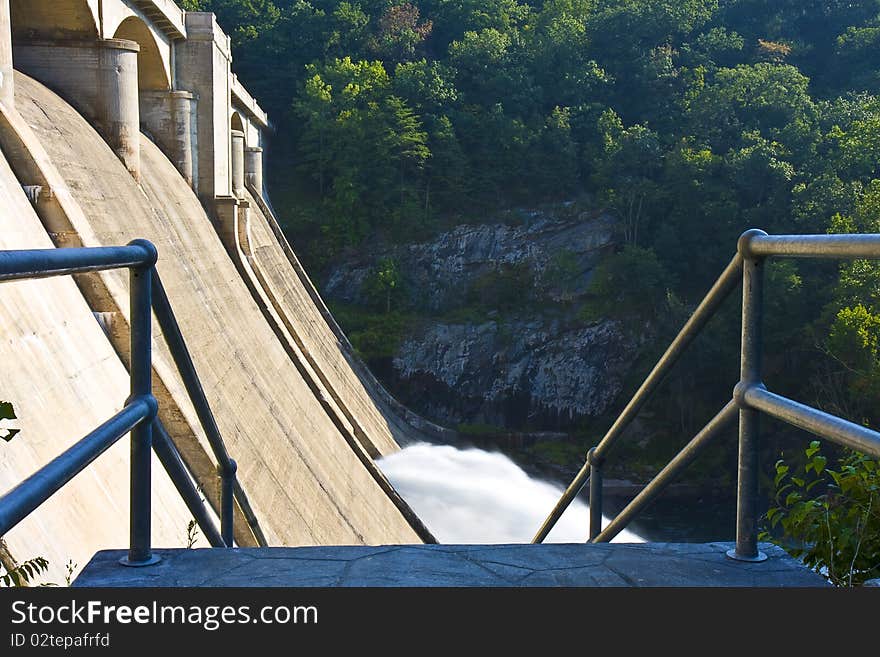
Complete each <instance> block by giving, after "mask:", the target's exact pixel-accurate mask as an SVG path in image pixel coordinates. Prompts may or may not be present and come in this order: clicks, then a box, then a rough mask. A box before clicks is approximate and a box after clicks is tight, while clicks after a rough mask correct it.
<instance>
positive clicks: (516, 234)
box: [324, 211, 614, 313]
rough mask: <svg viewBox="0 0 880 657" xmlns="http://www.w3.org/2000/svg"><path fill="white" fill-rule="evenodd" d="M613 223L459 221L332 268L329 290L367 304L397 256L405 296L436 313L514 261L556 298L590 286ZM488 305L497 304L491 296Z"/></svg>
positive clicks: (549, 217)
mask: <svg viewBox="0 0 880 657" xmlns="http://www.w3.org/2000/svg"><path fill="white" fill-rule="evenodd" d="M613 229H614V219H613V218H612V217H611V216H610V215H608V214H604V213H597V214H589V213H576V214H575V216H573V217H569V218H559V217H558V216H556V215H554V214H548V213H546V212H540V211H522V212H520V213H517V214H516V215H512V216H511V217H510V218H509V221H508V222H506V223H495V224H479V225H464V226H458V227H457V228H455V229H454V230H451V231H449V232H446V233H442V234H441V235H439V236H438V237H437V238H436V239H434V240H432V241H430V242H426V243H422V244H408V245H402V246H397V247H395V248H392V249H381V248H380V249H368V250H367V252H366V253H364V254H363V255H362V256H361V257H359V258H352V259H350V260H347V261H344V262H342V263H340V264H339V265H337V266H336V267H335V268H333V269H332V270H331V271H330V273H329V275H328V276H327V277H326V281H325V285H324V294H325V295H326V296H327V297H328V298H330V299H334V300H338V301H343V302H347V303H363V302H364V301H365V298H364V288H365V283H367V282H368V279H369V277H370V275H371V274H372V272H374V271H375V267H376V263H377V262H378V261H379V260H381V259H383V258H391V259H393V260H394V261H395V263H396V264H397V268H398V270H399V271H400V272H402V274H403V277H404V281H403V283H404V286H403V294H404V295H405V296H406V299H405V302H406V303H407V304H408V305H410V306H411V307H413V308H417V309H419V310H423V311H428V312H432V313H436V312H438V311H444V310H448V309H450V308H455V307H459V306H462V305H464V304H466V303H468V299H467V296H466V295H467V293H468V291H470V290H471V289H472V287H473V286H474V284H475V283H477V282H479V280H480V279H481V278H482V277H485V276H487V275H490V274H492V273H493V272H498V271H505V270H508V271H509V270H512V269H516V268H522V269H524V270H528V272H529V276H528V278H530V279H531V280H530V281H529V283H530V287H531V286H535V287H537V288H538V289H539V290H540V291H541V292H545V293H547V294H549V296H550V298H551V299H552V300H555V301H558V300H560V299H561V298H563V297H570V296H577V295H580V294H583V293H584V292H585V290H586V286H587V284H588V283H589V280H590V273H591V272H592V269H593V267H594V266H595V265H596V262H597V261H598V258H599V257H600V255H601V254H602V253H603V252H604V251H605V250H607V248H608V247H609V246H611V245H612V243H613ZM523 292H524V293H529V294H530V293H531V292H532V290H531V289H528V290H523ZM484 305H487V306H491V305H492V303H491V300H484Z"/></svg>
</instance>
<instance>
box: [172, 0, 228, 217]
mask: <svg viewBox="0 0 880 657" xmlns="http://www.w3.org/2000/svg"><path fill="white" fill-rule="evenodd" d="M186 29H187V38H186V40H185V41H179V42H177V43H176V44H175V47H174V62H175V71H176V80H177V87H178V88H180V89H186V90H187V91H191V92H193V93H194V94H195V96H196V98H197V99H198V103H197V104H196V112H197V116H196V121H195V124H196V129H197V137H196V140H195V148H196V155H195V160H194V162H193V166H194V172H195V173H194V177H195V179H196V181H197V187H196V189H197V191H198V194H199V198H200V199H201V200H202V203H203V204H204V205H205V207H206V208H208V209H210V208H211V207H212V206H213V205H214V199H215V198H219V197H229V196H231V195H232V193H233V192H232V167H231V164H232V163H231V162H230V150H231V139H230V135H229V131H230V125H229V108H230V107H231V105H232V96H231V93H232V92H231V87H230V78H231V72H230V61H231V57H232V55H231V50H230V42H229V37H228V36H226V35H225V34H224V33H223V31H222V30H221V29H220V26H219V25H218V24H217V20H216V18H215V16H214V14H211V13H204V12H192V11H190V12H187V13H186Z"/></svg>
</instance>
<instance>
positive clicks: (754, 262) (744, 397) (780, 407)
mask: <svg viewBox="0 0 880 657" xmlns="http://www.w3.org/2000/svg"><path fill="white" fill-rule="evenodd" d="M770 257H787V258H834V259H859V258H862V259H880V234H859V235H852V234H848V235H768V234H767V233H765V232H764V231H762V230H758V229H752V230H747V231H746V232H745V233H743V234H742V235H741V236H740V238H739V242H738V243H737V254H736V256H734V258H733V260H732V261H731V262H730V264H729V265H728V266H727V268H726V269H725V270H724V272H723V273H722V274H721V276H720V277H719V278H718V280H717V281H716V282H715V284H714V285H713V286H712V289H710V290H709V292H708V293H707V294H706V296H705V298H704V299H703V301H702V302H701V303H700V305H699V306H698V307H697V309H696V310H695V311H694V313H693V315H691V317H690V319H689V320H688V321H687V322H686V323H685V325H684V327H683V328H682V329H681V331H680V332H679V334H678V335H677V336H676V337H675V339H674V340H673V341H672V343H671V344H670V345H669V347H668V348H667V349H666V351H665V353H664V354H663V355H662V356H661V357H660V360H659V361H658V362H657V364H656V365H655V366H654V369H653V370H651V373H650V374H648V376H647V378H646V379H645V381H644V382H643V383H642V385H641V386H639V388H638V390H636V392H635V394H634V395H633V397H632V398H631V399H630V401H629V403H628V404H627V405H626V406H625V407H624V409H623V410H622V411H621V413H620V415H619V416H618V417H617V419H616V420H615V421H614V423H613V424H612V425H611V428H610V429H608V431H607V432H606V434H605V436H604V437H603V438H602V440H601V441H600V442H599V443H598V444H597V445H596V446H595V447H593V448H592V449H590V450H589V452H587V458H586V460H585V462H584V465H583V467H582V468H581V469H580V471H579V472H578V473H577V475H575V477H574V479H573V480H572V482H571V484H569V486H568V488H566V489H565V491H564V492H563V494H562V496H561V497H560V499H559V501H558V502H557V503H556V506H555V507H554V508H553V510H552V511H551V512H550V514H549V515H548V516H547V518H546V519H545V520H544V523H543V524H542V525H541V527H540V528H539V529H538V532H537V533H536V534H535V537H534V538H533V539H532V542H533V543H540V542H542V541H543V540H544V539H545V538H546V537H547V535H548V534H549V533H550V531H551V530H552V529H553V526H554V525H555V524H556V522H557V521H558V520H559V518H560V517H561V516H562V514H563V513H564V512H565V510H566V509H567V508H568V506H569V505H570V504H571V502H572V501H573V500H574V498H575V497H576V496H577V495H578V493H579V492H580V491H581V489H582V488H583V487H584V485H585V484H586V483H587V481H589V482H590V527H589V534H588V535H589V540H590V541H592V542H605V541H610V540H611V539H613V538H614V537H615V536H617V534H619V533H620V532H621V530H623V529H624V528H625V527H626V526H627V525H628V524H629V522H630V521H631V520H632V519H633V518H635V517H636V516H637V515H638V514H639V513H640V512H641V511H643V510H644V509H645V508H646V507H647V506H648V505H649V504H651V503H652V502H653V501H654V500H655V499H656V498H657V496H658V495H660V493H662V492H663V490H664V489H665V488H666V487H667V486H668V485H669V484H670V483H671V482H672V481H674V480H675V479H676V478H677V477H678V476H679V475H680V474H681V473H682V472H683V471H684V470H685V469H686V468H687V467H688V466H689V465H690V464H691V463H692V462H693V461H694V460H695V459H696V458H697V456H699V454H700V453H701V452H702V451H704V450H705V449H706V448H707V447H708V446H709V445H710V444H712V443H713V442H714V440H715V439H716V438H717V437H718V436H719V435H720V434H721V433H722V431H723V430H724V429H725V428H727V427H728V426H730V425H731V424H733V421H734V419H737V418H738V420H739V450H738V466H737V512H736V513H737V518H736V547H735V548H734V549H733V550H730V551H728V553H727V555H728V556H729V557H731V558H732V559H736V560H739V561H762V560H764V559H765V558H766V556H765V555H763V554H762V553H761V552H759V550H758V521H759V507H758V502H759V499H758V469H759V462H758V440H759V419H760V416H761V415H762V414H764V415H769V416H770V417H773V418H776V419H777V420H780V421H782V422H785V423H788V424H790V425H792V426H795V427H798V428H800V429H804V430H806V431H809V432H810V433H813V434H815V435H817V436H819V437H821V438H824V439H826V440H830V441H832V442H834V443H837V444H839V445H843V446H845V447H849V448H851V449H854V450H857V451H860V452H863V453H865V454H868V455H870V456H873V457H875V458H880V433H878V432H877V431H873V430H871V429H868V428H867V427H863V426H860V425H858V424H855V423H853V422H849V421H848V420H844V419H842V418H839V417H836V416H834V415H831V414H829V413H825V412H824V411H820V410H818V409H815V408H812V407H810V406H806V405H804V404H801V403H799V402H796V401H794V400H791V399H787V398H786V397H783V396H781V395H777V394H775V393H772V392H770V391H769V390H767V388H766V387H765V386H764V383H763V382H762V369H761V345H762V325H763V287H764V286H763V281H764V276H763V269H764V261H765V260H766V258H770ZM740 281H742V286H743V290H742V335H741V347H740V350H741V351H740V380H739V383H737V385H736V386H735V387H734V391H733V399H732V400H731V401H730V402H728V403H727V405H725V406H724V408H723V409H721V411H719V412H718V414H717V415H715V417H713V418H712V419H711V420H710V421H709V423H708V424H706V426H705V427H703V428H702V429H701V430H700V431H699V432H698V433H697V435H696V436H694V438H693V439H692V440H691V441H690V442H689V443H688V444H687V445H685V447H684V448H683V449H682V450H681V451H680V452H679V453H678V454H677V455H676V456H674V457H673V458H672V460H671V461H670V462H669V463H668V464H667V465H666V466H665V467H664V468H663V469H662V470H661V471H660V473H659V474H657V476H656V477H654V479H652V480H651V481H650V482H649V483H648V484H647V485H646V486H645V488H644V489H642V491H641V492H640V493H639V494H638V495H636V496H635V497H634V498H633V500H632V501H631V502H630V503H629V504H628V505H627V506H625V507H624V508H623V509H622V510H621V511H620V512H619V513H618V514H617V516H616V517H615V518H614V519H612V520H611V521H610V522H609V524H608V526H607V527H604V528H603V527H602V466H603V464H604V463H605V461H606V460H607V458H608V455H609V454H610V453H611V449H612V447H613V446H614V445H615V444H616V443H617V441H618V440H619V439H620V436H621V435H622V434H623V431H624V430H625V429H626V428H627V427H628V426H629V425H630V423H631V422H632V421H633V419H635V417H636V415H637V414H638V412H639V410H640V409H641V408H642V407H643V406H644V405H645V403H646V402H647V401H648V399H649V398H650V397H651V395H652V394H653V393H654V391H655V390H656V389H657V387H658V386H659V385H660V383H661V382H662V381H663V379H664V378H665V376H666V375H667V374H668V373H669V371H670V370H671V369H672V367H673V366H674V365H675V363H676V362H677V361H678V360H679V358H680V357H681V355H682V353H684V351H685V349H686V348H687V347H688V346H689V345H690V344H691V342H693V340H694V338H696V337H697V335H698V334H699V333H700V332H701V331H702V330H703V328H704V327H705V326H706V324H707V323H708V322H709V320H710V319H711V318H712V317H713V316H714V315H715V314H716V312H717V311H718V309H719V307H720V306H721V304H722V303H723V302H724V300H725V299H726V298H727V297H728V296H729V294H730V293H731V291H733V289H734V288H735V287H736V286H737V285H738V284H739V283H740Z"/></svg>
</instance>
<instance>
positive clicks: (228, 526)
mask: <svg viewBox="0 0 880 657" xmlns="http://www.w3.org/2000/svg"><path fill="white" fill-rule="evenodd" d="M237 469H238V466H237V465H236V463H235V461H233V460H232V459H229V469H228V470H223V469H222V466H220V487H221V490H220V534H221V535H222V537H223V542H224V543H226V547H233V540H234V538H233V537H234V531H233V517H234V516H233V514H234V512H235V506H234V504H235V472H236V470H237Z"/></svg>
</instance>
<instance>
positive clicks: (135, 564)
mask: <svg viewBox="0 0 880 657" xmlns="http://www.w3.org/2000/svg"><path fill="white" fill-rule="evenodd" d="M160 561H162V557H160V556H159V555H158V554H153V555H151V556H150V558H149V559H143V560H141V561H129V559H128V557H122V558H121V559H120V560H119V563H121V564H122V565H123V566H128V567H129V568H143V567H144V566H152V565H155V564H157V563H159V562H160Z"/></svg>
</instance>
